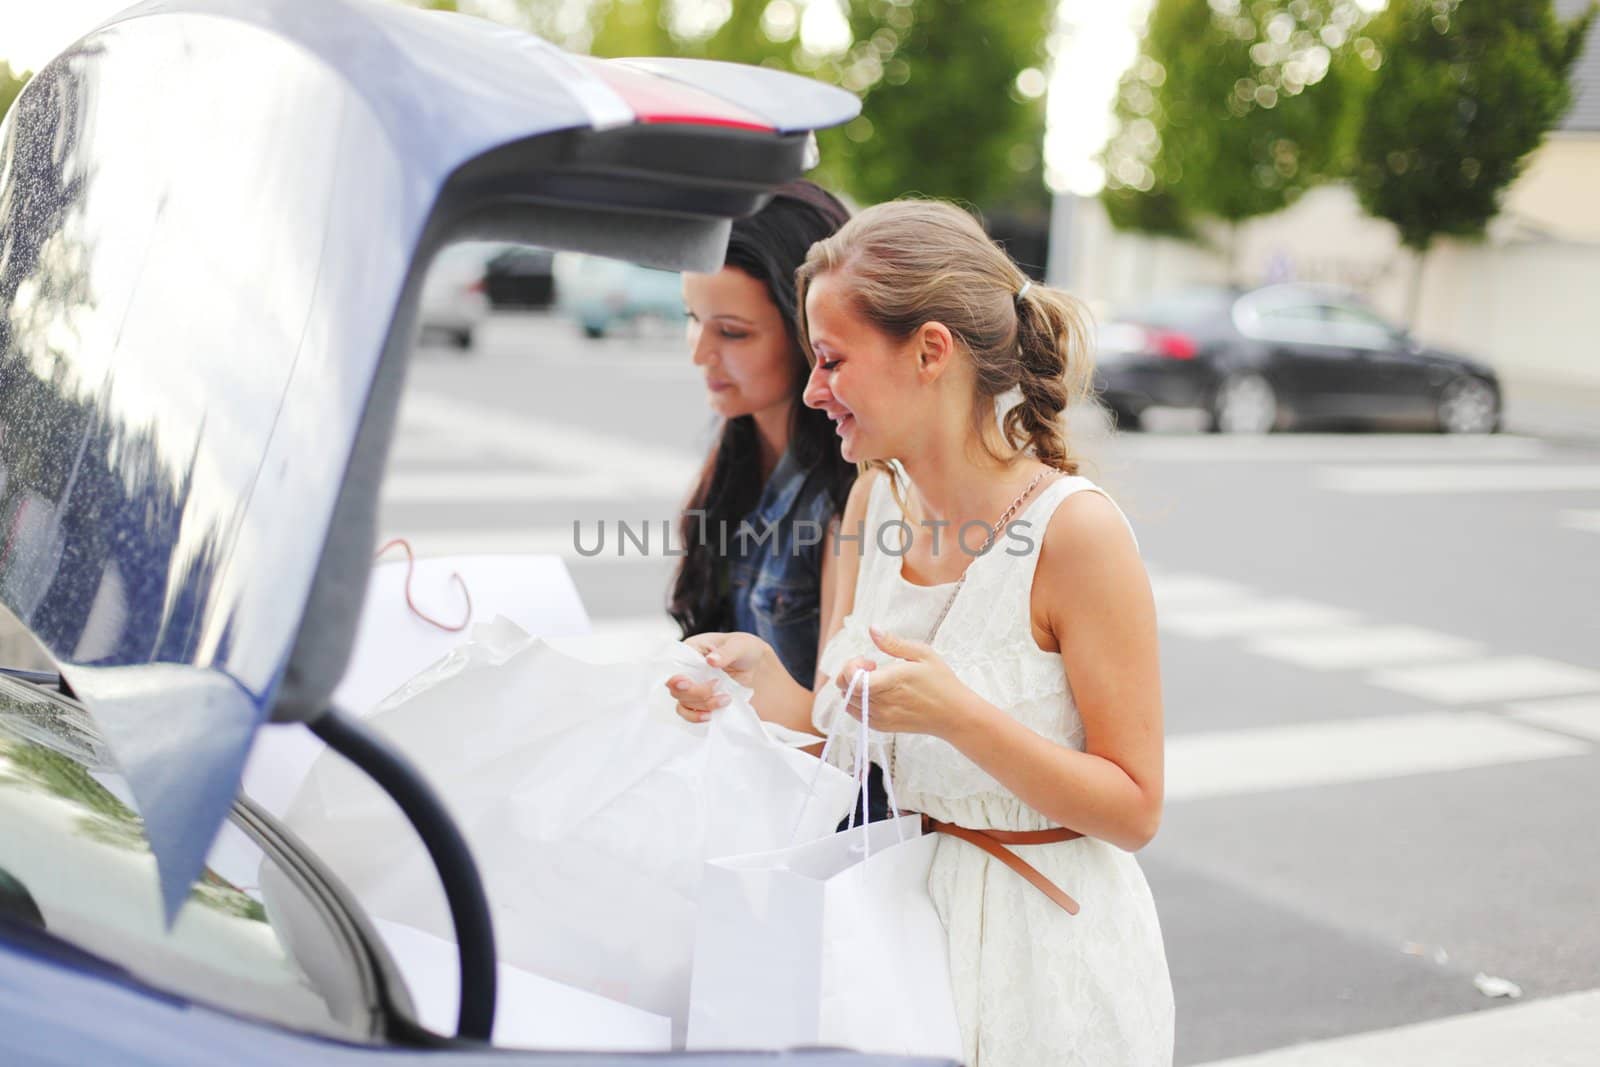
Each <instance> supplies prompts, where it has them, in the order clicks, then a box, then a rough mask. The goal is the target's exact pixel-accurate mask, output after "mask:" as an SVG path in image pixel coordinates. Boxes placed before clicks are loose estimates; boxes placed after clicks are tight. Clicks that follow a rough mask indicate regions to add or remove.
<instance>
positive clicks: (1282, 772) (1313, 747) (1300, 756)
mask: <svg viewBox="0 0 1600 1067" xmlns="http://www.w3.org/2000/svg"><path fill="white" fill-rule="evenodd" d="M1591 747H1592V746H1590V745H1589V744H1587V743H1586V742H1583V741H1578V740H1575V739H1572V738H1568V737H1560V736H1557V735H1556V734H1552V733H1549V732H1547V731H1544V730H1539V729H1534V728H1532V727H1528V726H1522V725H1520V724H1517V723H1514V722H1508V721H1507V720H1506V719H1505V718H1503V717H1502V716H1499V715H1495V714H1492V713H1489V712H1468V711H1431V712H1424V713H1420V714H1416V715H1397V716H1386V717H1383V718H1369V719H1346V720H1337V721H1331V722H1313V723H1297V724H1294V725H1289V726H1266V727H1258V728H1253V729H1246V730H1227V731H1221V732H1217V733H1200V734H1176V735H1173V736H1170V737H1168V738H1167V756H1166V795H1167V799H1168V800H1169V801H1175V802H1177V801H1185V800H1197V799H1201V798H1205V797H1218V796H1232V795H1237V794H1244V793H1262V792H1269V791H1272V790H1278V789H1295V788H1301V787H1305V786H1318V785H1333V784H1336V783H1341V782H1361V781H1370V780H1374V779H1381V778H1401V777H1406V776H1409V775H1414V774H1428V773H1436V772H1439V771H1454V770H1462V769H1465V768H1469V767H1486V766H1493V765H1496V764H1501V763H1519V762H1524V761H1527V760H1539V759H1551V758H1554V757H1557V756H1576V755H1581V754H1583V753H1585V752H1589V751H1591Z"/></svg>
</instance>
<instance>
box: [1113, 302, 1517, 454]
mask: <svg viewBox="0 0 1600 1067" xmlns="http://www.w3.org/2000/svg"><path fill="white" fill-rule="evenodd" d="M1099 349H1100V350H1099V354H1098V369H1097V372H1096V377H1097V385H1098V388H1099V391H1100V394H1101V399H1102V401H1103V402H1104V404H1105V405H1106V406H1107V408H1109V409H1110V411H1111V413H1112V414H1113V416H1114V417H1115V418H1116V420H1117V422H1118V424H1119V425H1120V426H1124V427H1127V428H1137V427H1138V425H1139V421H1140V417H1141V416H1142V415H1143V413H1144V411H1145V409H1147V408H1149V407H1152V406H1157V405H1159V406H1162V407H1176V408H1192V409H1198V410H1200V411H1203V412H1205V413H1206V414H1207V416H1208V417H1209V422H1210V426H1211V428H1212V429H1213V430H1216V431H1219V432H1223V433H1266V432H1268V431H1271V430H1282V429H1287V428H1289V427H1311V426H1319V425H1321V426H1353V425H1361V426H1393V427H1410V428H1419V429H1436V430H1439V431H1442V432H1445V433H1492V432H1494V431H1495V430H1498V429H1499V428H1500V410H1501V403H1500V385H1499V382H1498V380H1497V379H1496V377H1495V373H1494V371H1493V370H1492V369H1491V368H1490V367H1488V366H1487V365H1485V364H1484V363H1482V362H1480V361H1478V360H1473V359H1470V358H1468V357H1466V356H1461V355H1456V354H1454V353H1451V352H1444V351H1441V350H1439V349H1436V348H1429V347H1427V346H1425V345H1423V344H1421V343H1420V342H1418V341H1417V340H1415V339H1414V338H1412V337H1411V336H1410V335H1409V334H1407V333H1406V332H1405V331H1404V330H1402V329H1400V328H1398V327H1396V326H1392V325H1390V324H1389V323H1388V322H1385V321H1384V320H1383V319H1382V318H1380V317H1379V316H1378V315H1376V314H1375V313H1374V312H1373V311H1372V310H1371V309H1369V308H1367V307H1366V306H1365V305H1364V304H1362V303H1361V302H1360V301H1359V300H1358V299H1356V298H1354V297H1352V296H1351V295H1349V294H1348V293H1344V292H1341V291H1339V290H1334V289H1327V288H1322V287H1318V286H1308V285H1273V286H1268V287H1266V288H1262V289H1255V290H1251V291H1248V292H1246V291H1242V290H1238V289H1229V288H1195V289H1187V290H1181V291H1179V292H1176V293H1172V294H1169V295H1166V296H1163V297H1160V298H1158V299H1155V300H1152V301H1151V302H1150V303H1148V304H1146V305H1145V306H1144V307H1141V308H1138V309H1136V310H1134V311H1132V312H1130V313H1128V314H1127V315H1123V316H1119V317H1118V318H1116V319H1115V320H1113V321H1111V322H1108V323H1106V324H1105V325H1104V326H1103V327H1102V328H1101V331H1100V345H1099Z"/></svg>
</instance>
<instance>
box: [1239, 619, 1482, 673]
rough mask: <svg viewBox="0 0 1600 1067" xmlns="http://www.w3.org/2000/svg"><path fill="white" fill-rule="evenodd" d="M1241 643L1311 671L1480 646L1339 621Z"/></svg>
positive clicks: (1412, 629)
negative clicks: (1325, 626) (1327, 626)
mask: <svg viewBox="0 0 1600 1067" xmlns="http://www.w3.org/2000/svg"><path fill="white" fill-rule="evenodd" d="M1246 648H1247V649H1248V650H1249V651H1251V652H1254V653H1255V654H1257V655H1259V656H1267V657H1269V658H1271V659H1278V660H1283V661H1284V662H1286V663H1293V664H1295V665H1296V666H1298V667H1308V668H1310V669H1312V670H1321V671H1332V670H1354V669H1359V668H1364V667H1365V668H1373V667H1392V666H1397V665H1399V664H1403V663H1423V662H1429V663H1438V662H1439V661H1440V660H1445V659H1451V658H1456V657H1463V656H1478V655H1481V654H1482V653H1483V646H1482V645H1480V644H1478V643H1477V642H1475V641H1469V640H1467V639H1466V638H1464V637H1454V636H1452V635H1450V634H1443V633H1439V632H1437V631H1435V630H1425V629H1423V628H1422V627H1420V626H1341V627H1335V628H1331V629H1326V630H1311V631H1306V632H1300V633H1292V634H1274V635H1272V636H1268V637H1258V638H1256V639H1255V640H1253V641H1251V642H1250V643H1249V644H1248V645H1247V646H1246Z"/></svg>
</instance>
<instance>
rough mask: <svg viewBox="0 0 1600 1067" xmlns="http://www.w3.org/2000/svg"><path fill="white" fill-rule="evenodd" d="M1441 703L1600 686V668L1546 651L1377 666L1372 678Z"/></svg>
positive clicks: (1562, 693)
mask: <svg viewBox="0 0 1600 1067" xmlns="http://www.w3.org/2000/svg"><path fill="white" fill-rule="evenodd" d="M1368 680H1369V681H1370V682H1371V683H1372V684H1373V685H1376V686H1381V687H1383V688H1385V689H1394V690H1397V691H1399V692H1401V693H1408V694H1410V695H1411V696H1415V697H1421V698H1422V699H1423V700H1432V701H1435V702H1437V703H1440V704H1478V703H1487V702H1490V701H1494V702H1500V701H1507V700H1519V699H1527V698H1531V697H1553V696H1566V695H1567V694H1570V693H1587V692H1600V671H1593V670H1589V669H1588V668H1586V667H1578V666H1574V665H1573V664H1571V663H1562V662H1561V661H1559V660H1553V659H1545V658H1543V657H1542V656H1497V657H1494V658H1492V659H1475V660H1470V661H1467V662H1464V663H1440V664H1430V665H1428V666H1420V667H1399V668H1395V669H1393V670H1386V671H1379V672H1378V673H1376V674H1374V675H1372V676H1371V678H1370V679H1368Z"/></svg>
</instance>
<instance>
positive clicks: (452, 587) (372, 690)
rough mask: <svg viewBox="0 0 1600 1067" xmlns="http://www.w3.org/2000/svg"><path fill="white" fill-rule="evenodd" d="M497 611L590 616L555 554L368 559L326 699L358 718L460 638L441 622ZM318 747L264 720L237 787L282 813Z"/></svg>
mask: <svg viewBox="0 0 1600 1067" xmlns="http://www.w3.org/2000/svg"><path fill="white" fill-rule="evenodd" d="M408 551H409V549H408ZM502 615H503V616H505V617H506V618H508V619H510V620H511V621H512V622H514V623H516V624H517V625H518V626H520V627H521V628H522V629H524V630H526V631H527V632H528V633H530V634H535V635H537V636H539V637H545V638H551V637H558V638H572V637H575V636H580V635H584V634H587V633H589V632H590V625H589V616H588V614H587V613H586V612H585V611H584V610H583V602H582V601H581V600H580V599H579V597H578V590H577V587H576V586H574V585H573V584H572V575H571V574H570V573H568V571H567V565H566V563H565V562H563V561H562V559H561V557H560V556H534V555H526V556H510V555H508V556H448V557H440V558H436V559H419V560H415V561H414V562H413V561H411V560H409V559H405V560H399V559H397V560H388V561H385V562H380V563H376V564H374V565H373V568H372V574H371V576H370V577H369V578H368V579H367V595H366V600H365V601H364V606H363V607H362V609H361V625H360V627H359V628H358V629H357V630H356V637H355V644H354V646H353V647H352V648H351V650H350V663H349V666H348V667H347V668H346V669H345V673H344V677H343V678H341V679H340V680H339V687H338V688H337V689H336V690H334V693H333V706H334V707H336V708H339V709H340V710H342V711H344V712H346V713H348V714H351V715H357V716H360V717H362V718H365V717H366V716H368V715H370V714H372V712H373V711H374V710H375V709H376V708H377V706H378V704H379V702H380V701H382V700H383V698H384V697H387V696H388V695H389V694H390V693H392V692H394V691H395V689H397V688H398V687H399V686H401V685H403V684H404V683H405V682H406V681H407V680H409V679H410V678H412V677H413V676H415V675H416V674H417V672H418V671H421V670H424V669H425V668H427V667H428V666H430V665H431V664H433V663H435V662H437V661H438V660H439V659H440V658H441V657H442V656H444V655H446V654H448V653H449V652H450V650H451V649H453V648H455V647H456V646H457V645H459V644H461V643H462V642H463V641H465V640H466V639H467V636H466V633H465V632H454V631H452V630H449V629H446V628H444V627H442V626H440V625H439V622H440V621H443V622H447V623H449V624H450V625H452V626H454V625H455V624H457V623H461V622H466V623H469V624H470V623H474V622H487V621H489V620H491V619H494V618H495V617H497V616H502ZM323 747H324V746H323V744H322V742H321V741H319V740H318V739H317V738H316V737H314V736H312V734H311V731H309V730H307V729H306V728H305V727H304V726H302V725H301V724H300V723H268V724H267V725H266V726H264V727H263V728H262V729H261V730H259V731H257V733H256V738H255V741H254V742H253V743H252V745H251V748H250V758H249V760H248V761H247V762H246V763H245V767H244V773H243V783H242V786H243V789H244V791H245V792H246V793H248V794H249V795H250V798H251V799H252V800H254V801H255V802H256V803H258V804H260V805H261V806H262V807H264V808H265V809H266V810H267V811H269V812H271V813H272V814H273V815H278V816H281V815H282V814H283V813H284V812H285V811H286V810H287V809H288V807H289V803H290V801H291V800H293V799H294V796H295V793H297V792H298V791H299V789H300V783H301V782H303V781H304V780H305V776H306V773H307V772H308V771H310V769H311V765H312V764H313V763H315V762H316V760H317V757H318V756H319V755H321V754H322V750H323ZM252 880H253V879H252Z"/></svg>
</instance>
